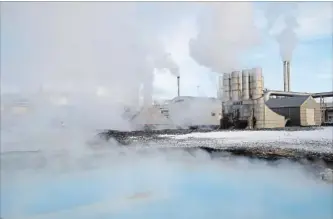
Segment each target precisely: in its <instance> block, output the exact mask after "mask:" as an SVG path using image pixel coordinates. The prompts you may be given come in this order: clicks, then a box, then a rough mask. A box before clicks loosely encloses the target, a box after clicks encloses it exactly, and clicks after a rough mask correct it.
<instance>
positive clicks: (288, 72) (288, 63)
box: [287, 61, 290, 92]
mask: <svg viewBox="0 0 333 219" xmlns="http://www.w3.org/2000/svg"><path fill="white" fill-rule="evenodd" d="M287 80H288V81H287V83H288V90H287V91H288V92H290V62H289V61H288V62H287Z"/></svg>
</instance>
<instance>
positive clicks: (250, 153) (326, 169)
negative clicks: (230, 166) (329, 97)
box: [100, 127, 333, 182]
mask: <svg viewBox="0 0 333 219" xmlns="http://www.w3.org/2000/svg"><path fill="white" fill-rule="evenodd" d="M317 129H321V128H299V127H292V128H287V129H276V130H270V131H313V130H317ZM211 131H212V130H163V131H162V130H157V131H135V132H121V131H115V130H107V131H104V132H102V133H101V134H100V137H102V138H103V139H105V140H109V139H115V140H116V141H117V142H118V143H120V145H122V146H126V147H131V146H134V145H142V144H144V145H146V147H145V148H150V147H151V148H153V147H159V148H170V149H171V148H178V149H186V150H188V149H201V150H204V151H206V152H208V153H209V154H213V153H214V154H216V153H227V154H229V155H233V156H238V157H239V156H240V157H247V158H250V159H259V160H265V161H268V162H275V161H279V160H289V161H292V162H297V163H301V164H310V165H311V166H312V167H313V168H315V169H317V170H318V171H317V173H318V174H320V176H321V178H322V179H324V180H326V181H329V182H333V150H331V149H332V147H333V146H332V141H327V140H301V139H300V140H297V141H290V140H288V141H283V139H282V140H279V141H273V142H272V141H271V142H270V141H267V142H242V143H240V144H239V143H238V144H237V143H234V144H230V143H226V142H224V141H223V139H204V138H187V139H174V138H168V137H164V136H165V135H174V136H177V135H185V134H189V133H196V132H200V133H203V132H204V133H205V132H211ZM224 131H225V130H224ZM237 131H239V132H241V130H237ZM251 131H253V132H256V131H258V130H251ZM161 135H163V136H162V137H161ZM297 145H299V146H302V145H307V148H306V147H304V148H303V147H297ZM318 145H320V146H324V147H325V148H328V149H327V150H326V151H325V150H321V151H319V150H317V151H316V150H312V149H315V148H316V147H318ZM309 148H311V150H309Z"/></svg>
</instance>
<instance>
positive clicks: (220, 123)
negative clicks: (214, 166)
mask: <svg viewBox="0 0 333 219" xmlns="http://www.w3.org/2000/svg"><path fill="white" fill-rule="evenodd" d="M179 81H180V77H179V76H178V77H177V86H178V87H177V94H178V96H177V97H175V98H174V99H172V100H170V101H168V102H167V104H156V105H154V106H153V107H152V108H154V109H155V116H154V117H155V119H152V118H151V119H148V120H149V121H150V122H148V123H145V124H141V125H148V126H154V127H158V126H159V127H162V126H163V127H170V126H172V125H173V127H174V128H177V127H178V128H180V127H184V128H185V127H186V128H188V127H205V126H210V127H219V128H222V129H227V128H244V129H245V128H247V129H253V128H255V129H267V128H283V127H285V126H320V125H322V124H331V123H332V121H333V106H332V105H328V104H326V103H325V101H324V98H326V97H332V96H333V92H323V93H308V92H292V91H291V86H290V62H289V61H283V87H284V90H283V91H277V90H267V89H265V88H264V76H263V70H262V69H261V68H253V69H244V70H240V71H233V72H230V73H224V74H223V75H222V76H220V77H219V85H218V98H206V97H189V96H180V90H179ZM316 98H320V101H319V103H318V102H317V101H316V100H315V99H316ZM157 111H159V112H160V113H157ZM148 114H149V115H153V113H148ZM157 114H159V116H160V117H161V118H160V119H159V121H158V120H157V119H156V118H158V116H156V115H157ZM146 115H147V113H146ZM139 117H140V116H139ZM150 117H151V116H150ZM145 118H147V117H145ZM162 118H163V119H162ZM145 121H147V120H145ZM162 121H163V122H162Z"/></svg>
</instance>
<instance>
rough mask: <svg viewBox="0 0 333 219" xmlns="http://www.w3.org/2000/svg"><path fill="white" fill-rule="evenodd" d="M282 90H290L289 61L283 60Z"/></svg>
mask: <svg viewBox="0 0 333 219" xmlns="http://www.w3.org/2000/svg"><path fill="white" fill-rule="evenodd" d="M283 91H285V92H289V91H290V62H289V61H283Z"/></svg>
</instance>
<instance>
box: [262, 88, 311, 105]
mask: <svg viewBox="0 0 333 219" xmlns="http://www.w3.org/2000/svg"><path fill="white" fill-rule="evenodd" d="M271 95H274V96H280V97H295V96H311V93H301V92H286V91H273V90H270V91H268V92H266V93H265V94H264V99H265V102H266V101H267V100H269V97H270V96H271Z"/></svg>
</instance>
